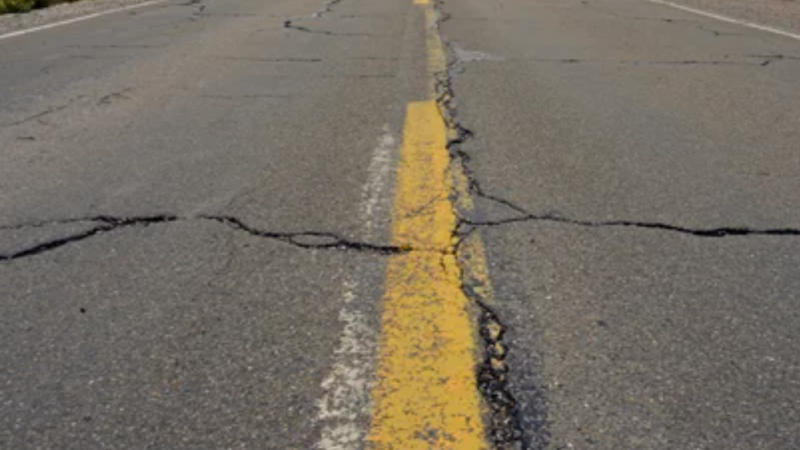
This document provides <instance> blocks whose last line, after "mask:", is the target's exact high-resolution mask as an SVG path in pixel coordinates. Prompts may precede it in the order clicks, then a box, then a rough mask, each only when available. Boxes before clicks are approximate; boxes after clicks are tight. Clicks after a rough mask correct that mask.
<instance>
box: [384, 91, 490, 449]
mask: <svg viewBox="0 0 800 450" xmlns="http://www.w3.org/2000/svg"><path fill="white" fill-rule="evenodd" d="M449 162H450V161H449V155H448V153H447V149H446V128H445V124H444V121H443V120H442V117H441V115H440V113H439V109H438V106H437V105H436V102H434V101H432V100H431V101H423V102H415V103H411V104H409V105H408V111H407V115H406V128H405V131H404V135H403V146H402V151H401V161H400V166H399V168H398V172H397V183H396V188H395V189H396V193H395V205H394V214H393V216H392V217H393V220H394V223H393V225H392V230H393V236H394V238H393V240H394V242H393V243H394V244H395V245H408V246H412V247H414V248H422V249H430V250H431V251H417V252H411V253H408V254H405V255H398V256H393V257H391V259H390V260H389V263H388V268H387V274H386V287H385V295H384V312H383V320H382V336H381V343H380V351H379V361H378V371H377V380H376V386H375V389H374V391H373V413H372V429H371V431H370V435H369V439H368V440H369V442H370V443H371V444H372V445H373V448H375V449H376V450H431V449H437V450H480V449H486V448H487V447H486V444H485V441H484V427H483V421H482V414H481V399H480V395H479V392H478V388H477V383H476V376H475V373H476V372H475V371H476V364H477V362H476V357H477V350H476V345H475V342H476V333H475V329H474V326H473V323H474V320H473V314H474V311H471V305H470V302H469V299H468V298H467V297H466V296H465V295H464V293H463V292H462V291H461V278H460V277H461V273H460V268H459V267H458V264H457V261H456V255H455V253H454V250H453V244H454V242H453V230H454V229H455V227H456V224H457V222H456V216H455V213H454V210H453V204H452V203H451V202H450V200H449V197H448V196H449V194H450V192H451V180H450V178H449ZM442 194H445V195H442ZM410 211H415V212H416V213H415V214H409V212H410Z"/></svg>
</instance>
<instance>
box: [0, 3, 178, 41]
mask: <svg viewBox="0 0 800 450" xmlns="http://www.w3.org/2000/svg"><path fill="white" fill-rule="evenodd" d="M165 1H167V0H153V1H149V2H144V3H137V4H135V5H129V6H123V7H121V8H114V9H109V10H107V11H100V12H96V13H93V14H88V15H85V16H80V17H76V18H74V19H67V20H62V21H60V22H53V23H48V24H47V25H40V26H38V27H32V28H26V29H24V30H19V31H12V32H11V33H6V34H2V35H0V41H2V40H3V39H9V38H13V37H17V36H23V35H26V34H30V33H35V32H37V31H42V30H49V29H50V28H55V27H60V26H62V25H69V24H72V23H77V22H83V21H85V20H89V19H94V18H95V17H101V16H107V15H109V14H114V13H118V12H123V11H128V10H131V9H138V8H144V7H146V6H152V5H157V4H159V3H164V2H165Z"/></svg>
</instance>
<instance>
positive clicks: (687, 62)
mask: <svg viewBox="0 0 800 450" xmlns="http://www.w3.org/2000/svg"><path fill="white" fill-rule="evenodd" d="M759 59H761V61H731V60H716V59H711V60H703V59H685V60H668V61H646V60H627V61H626V60H616V61H614V60H602V59H579V58H534V59H531V60H530V61H533V62H540V63H555V64H617V65H621V66H766V65H768V64H769V63H770V62H771V61H772V60H775V59H779V58H769V57H762V58H759Z"/></svg>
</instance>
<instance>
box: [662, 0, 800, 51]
mask: <svg viewBox="0 0 800 450" xmlns="http://www.w3.org/2000/svg"><path fill="white" fill-rule="evenodd" d="M647 1H648V2H650V3H655V4H657V5H664V6H670V7H672V8H675V9H680V10H681V11H686V12H690V13H693V14H698V15H700V16H705V17H710V18H712V19H717V20H720V21H722V22H728V23H733V24H736V25H742V26H745V27H749V28H753V29H756V30H760V31H766V32H768V33H773V34H777V35H780V36H783V37H788V38H791V39H796V40H798V41H800V34H796V33H792V32H790V31H786V30H781V29H779V28H774V27H770V26H767V25H760V24H757V23H754V22H749V21H746V20H739V19H734V18H733V17H728V16H723V15H721V14H716V13H712V12H708V11H703V10H700V9H695V8H690V7H688V6H683V5H680V4H678V3H673V2H670V1H666V0H647Z"/></svg>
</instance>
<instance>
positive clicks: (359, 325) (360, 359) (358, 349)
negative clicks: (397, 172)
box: [316, 125, 397, 450]
mask: <svg viewBox="0 0 800 450" xmlns="http://www.w3.org/2000/svg"><path fill="white" fill-rule="evenodd" d="M396 145H397V144H396V141H395V138H394V137H393V136H392V133H391V132H390V130H389V127H388V125H387V126H386V127H385V129H384V132H383V134H382V135H381V136H380V138H379V139H378V145H377V146H376V147H375V150H374V151H373V153H372V159H371V161H370V164H369V168H368V169H367V172H368V175H367V181H366V183H365V184H364V186H363V188H362V192H361V204H360V208H359V220H360V221H361V223H362V235H363V238H364V240H366V241H371V240H373V239H375V233H376V231H377V230H378V229H379V228H380V226H381V225H382V224H381V223H380V222H381V219H383V217H384V216H387V217H388V210H389V208H390V207H391V205H390V204H389V203H390V200H389V199H388V193H389V184H390V181H391V173H390V171H391V168H392V163H393V158H392V154H393V153H394V152H395V150H396ZM359 291H360V287H359V282H358V281H357V280H356V278H355V277H351V278H349V279H348V280H346V281H345V282H344V292H343V298H342V300H343V303H344V304H343V305H342V308H341V310H340V311H339V322H340V323H341V324H342V326H343V330H342V334H341V336H340V338H339V345H338V346H337V347H336V350H335V354H334V363H333V367H332V368H331V372H330V373H329V374H328V376H327V377H326V378H325V380H324V381H323V382H322V388H323V390H324V392H325V394H324V395H323V396H322V398H321V399H320V401H319V403H318V405H317V407H318V413H317V420H318V421H319V422H320V423H321V424H322V434H321V436H320V440H319V441H318V442H317V446H316V447H317V449H318V450H360V449H363V448H364V439H365V438H366V434H367V430H366V429H365V427H364V425H363V424H364V422H367V421H368V420H369V410H370V408H369V402H370V397H369V394H370V382H371V380H372V375H373V374H372V368H373V367H374V363H375V349H376V341H377V336H378V333H377V332H376V331H375V330H374V329H373V327H371V326H370V324H369V321H368V320H367V317H366V315H365V312H364V311H363V310H362V308H360V307H359V304H358V300H359Z"/></svg>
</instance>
